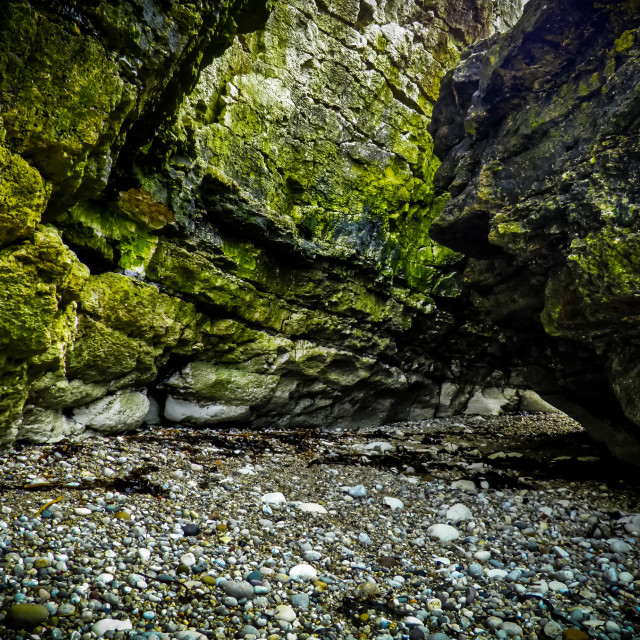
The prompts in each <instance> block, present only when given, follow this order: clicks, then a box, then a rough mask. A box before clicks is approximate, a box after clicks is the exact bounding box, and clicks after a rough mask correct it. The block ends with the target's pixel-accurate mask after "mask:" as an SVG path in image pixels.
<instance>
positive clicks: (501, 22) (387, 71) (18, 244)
mask: <svg viewBox="0 0 640 640" xmlns="http://www.w3.org/2000/svg"><path fill="white" fill-rule="evenodd" d="M267 5H268V6H267ZM269 9H273V10H272V11H271V13H270V15H269ZM519 10H520V0H500V2H491V1H489V0H464V1H463V2H456V3H451V2H445V1H444V0H437V1H434V2H429V3H426V4H425V3H424V2H417V1H416V2H414V1H407V2H397V1H395V0H377V1H375V0H361V1H358V0H340V1H338V0H322V1H318V2H315V1H314V0H295V1H293V2H267V1H266V0H202V1H201V2H198V3H191V4H188V5H185V4H184V3H155V2H153V1H152V0H118V1H116V2H110V3H93V2H86V1H84V0H75V1H74V2H58V1H57V0H56V1H55V2H48V3H41V2H35V3H34V2H30V3H28V2H26V0H10V1H7V2H4V3H3V4H2V7H1V8H0V18H1V20H0V68H1V69H2V73H1V74H0V78H1V79H0V105H1V106H0V164H1V166H2V176H3V179H2V182H1V183H0V280H1V282H0V346H2V349H1V350H0V354H1V355H0V387H1V389H2V393H0V444H2V443H4V444H7V443H10V442H11V441H12V440H14V439H15V438H16V437H24V438H32V439H39V440H42V439H46V438H47V437H50V438H53V439H55V438H58V437H62V435H64V434H66V433H72V432H74V430H76V429H77V428H79V426H80V427H82V425H84V426H86V427H89V428H96V429H99V430H101V431H106V432H109V431H121V430H123V429H126V428H131V427H133V426H135V425H136V424H138V423H139V421H140V420H141V419H142V417H144V414H145V413H146V414H147V417H148V419H149V420H150V421H151V422H154V423H157V422H158V415H159V412H165V411H166V413H165V414H164V416H165V418H167V419H169V418H170V419H182V420H185V421H190V422H195V423H208V422H214V421H229V420H252V421H253V422H254V423H256V424H261V423H267V422H268V423H273V422H274V421H275V422H277V423H279V424H282V425H285V424H289V425H293V424H303V425H305V426H313V425H317V424H323V425H324V424H327V423H329V424H352V423H355V424H377V423H380V422H381V421H383V420H386V419H393V418H421V417H426V416H428V415H433V413H434V412H435V411H442V412H447V411H451V412H453V411H454V410H464V408H465V407H466V404H467V402H468V400H469V398H470V397H471V396H472V395H473V393H474V392H475V391H476V389H475V386H477V384H478V383H479V381H481V380H483V378H485V377H486V376H487V375H488V374H490V373H491V371H487V370H486V368H482V367H480V368H479V369H478V370H476V371H474V372H471V373H469V372H463V373H465V375H466V374H467V373H468V374H469V375H467V376H466V377H465V376H463V375H461V373H460V371H459V370H458V369H459V367H458V368H456V367H457V365H455V364H454V365H453V367H452V363H451V361H450V359H449V357H448V356H447V355H446V354H444V353H443V352H441V346H442V343H443V342H442V341H443V337H444V336H445V335H446V334H447V332H449V331H450V329H451V327H452V324H453V322H454V320H453V317H452V315H451V314H450V313H449V311H448V310H446V309H445V306H446V305H443V304H440V303H438V304H436V303H437V302H438V300H443V299H444V300H446V299H448V298H450V297H451V296H453V295H455V294H457V292H458V288H457V284H456V281H455V278H452V277H451V273H450V271H451V268H450V265H451V264H453V263H454V262H456V261H457V260H458V259H459V256H458V255H457V254H455V253H454V252H453V251H451V250H449V249H445V248H443V247H441V246H439V245H437V244H435V243H434V242H432V241H431V240H430V239H429V237H428V233H427V232H428V228H429V224H430V221H431V219H432V218H433V216H434V215H436V213H437V212H438V210H439V209H441V208H442V206H443V204H444V199H443V198H440V199H438V198H436V197H435V196H434V193H433V188H432V176H433V173H434V171H435V170H436V168H437V164H438V162H437V160H436V159H435V158H434V157H433V152H432V146H433V145H432V141H431V138H430V136H429V135H428V133H427V131H426V127H427V125H428V123H429V122H430V119H431V113H432V107H433V104H434V102H435V100H436V98H437V92H438V86H439V82H440V79H441V77H442V76H443V75H444V73H445V72H446V71H447V69H449V68H450V67H452V66H453V65H454V64H455V63H456V62H457V60H458V58H459V55H460V51H461V50H462V49H463V48H464V47H465V46H467V45H468V44H471V43H472V42H474V41H475V40H477V39H478V38H482V37H485V36H488V35H489V34H491V33H492V32H494V31H495V30H496V28H498V29H499V28H503V27H506V26H509V25H511V24H513V23H514V22H515V20H516V18H517V16H518V13H519ZM495 375H496V376H497V378H496V379H494V380H492V381H491V385H490V386H498V387H501V388H504V387H505V386H509V382H512V381H509V380H508V376H506V375H505V374H504V373H500V372H498V373H497V374H495ZM454 377H455V378H456V379H459V380H458V383H456V385H455V386H452V385H451V383H449V386H448V387H447V388H446V392H445V393H444V394H443V386H442V385H443V382H445V381H446V380H448V379H451V378H454ZM150 402H151V404H149V403H150ZM516 402H517V396H516ZM165 403H166V405H167V406H166V408H165ZM125 405H126V407H125ZM150 406H151V408H152V410H151V411H149V412H147V410H148V409H149V407H150ZM25 408H26V409H25ZM23 410H24V411H25V413H24V417H23ZM118 415H120V418H121V419H119V418H118V417H117V416H118ZM74 416H75V418H78V419H77V420H74ZM150 416H151V417H150ZM47 434H50V435H49V436H47Z"/></svg>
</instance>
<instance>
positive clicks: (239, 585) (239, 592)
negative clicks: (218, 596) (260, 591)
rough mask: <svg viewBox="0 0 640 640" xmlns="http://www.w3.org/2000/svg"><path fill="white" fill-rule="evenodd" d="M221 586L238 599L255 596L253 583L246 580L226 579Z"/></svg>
mask: <svg viewBox="0 0 640 640" xmlns="http://www.w3.org/2000/svg"><path fill="white" fill-rule="evenodd" d="M220 588H221V589H222V590H223V591H224V592H225V593H226V594H227V595H228V596H230V597H231V598H235V599H236V600H242V599H243V598H247V599H249V598H252V597H253V585H252V584H251V583H249V582H247V581H246V580H242V581H240V582H233V581H231V580H226V581H224V582H221V583H220Z"/></svg>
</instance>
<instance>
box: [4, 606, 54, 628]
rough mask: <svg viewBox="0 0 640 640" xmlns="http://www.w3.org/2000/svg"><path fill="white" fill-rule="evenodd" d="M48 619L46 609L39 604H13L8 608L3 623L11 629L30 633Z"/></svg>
mask: <svg viewBox="0 0 640 640" xmlns="http://www.w3.org/2000/svg"><path fill="white" fill-rule="evenodd" d="M48 617H49V612H48V611H47V608H46V607H44V606H42V605H41V604H14V605H12V606H11V607H9V611H8V612H7V617H6V618H5V623H6V625H7V626H8V627H9V628H11V629H27V630H28V631H30V630H31V629H34V628H35V627H37V626H38V625H40V624H42V623H43V622H44V621H45V620H47V618H48Z"/></svg>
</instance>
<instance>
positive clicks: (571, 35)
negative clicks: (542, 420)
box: [431, 0, 640, 463]
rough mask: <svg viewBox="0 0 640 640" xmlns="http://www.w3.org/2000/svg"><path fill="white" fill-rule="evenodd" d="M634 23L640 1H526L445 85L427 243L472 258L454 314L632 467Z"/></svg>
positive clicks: (637, 417)
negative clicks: (463, 300) (462, 300)
mask: <svg viewBox="0 0 640 640" xmlns="http://www.w3.org/2000/svg"><path fill="white" fill-rule="evenodd" d="M639 21H640V12H639V11H638V5H637V3H624V4H619V3H614V2H599V3H595V2H584V3H583V2H569V3H562V4H561V3H550V2H542V1H538V0H532V1H531V2H529V3H528V4H527V7H526V9H525V12H524V15H523V18H522V20H521V21H520V22H519V24H518V25H517V27H516V28H515V29H514V30H513V31H512V32H510V33H509V34H508V35H505V36H500V37H498V38H496V39H494V40H493V41H490V42H489V43H488V44H486V45H485V46H484V49H485V51H482V50H481V49H480V48H476V49H471V50H470V51H469V52H468V54H466V58H465V60H464V61H463V63H462V64H461V66H460V67H459V68H457V69H456V70H455V71H453V72H451V73H450V74H449V75H448V76H447V78H446V79H445V81H444V83H443V89H442V96H441V99H440V102H439V103H438V105H437V106H436V109H435V111H434V121H433V125H432V128H431V132H432V134H433V135H434V137H435V139H436V150H437V152H438V154H439V155H440V157H441V158H442V159H443V164H442V166H441V168H440V170H439V172H438V173H437V175H436V179H435V180H436V185H437V186H438V187H439V188H440V189H446V190H448V191H449V193H450V194H451V198H450V199H449V201H448V202H447V204H446V205H445V207H444V209H443V211H442V213H441V215H440V216H439V218H437V219H436V221H435V223H434V225H433V226H432V234H433V236H434V238H436V239H438V240H439V241H441V242H443V243H444V244H446V245H448V246H450V247H452V248H454V249H457V250H458V251H463V252H466V253H468V254H469V255H471V256H474V258H478V259H479V260H475V261H471V262H469V266H468V267H467V270H466V273H465V279H466V281H467V283H468V285H469V289H468V291H467V297H468V299H469V300H471V301H472V306H471V308H470V309H467V310H466V311H464V312H463V315H465V316H475V318H476V321H478V322H479V323H482V324H484V325H485V329H486V332H487V335H492V336H495V337H496V338H498V340H501V341H502V344H503V348H502V357H503V358H504V360H509V359H510V360H511V362H517V363H519V364H524V365H525V366H526V368H527V370H528V372H529V375H528V378H529V382H530V383H531V384H533V385H534V387H537V388H538V390H540V391H542V392H544V393H545V394H548V395H549V396H550V397H552V396H553V401H554V403H556V404H557V406H560V407H561V408H563V409H565V410H567V411H568V412H569V413H571V414H572V415H574V416H576V417H578V419H580V420H581V421H582V422H583V423H584V424H585V425H586V426H587V427H589V428H590V430H591V431H592V433H593V434H594V435H596V436H597V437H598V438H599V439H604V440H606V441H607V443H608V444H609V447H610V448H611V449H612V451H614V452H615V453H616V455H618V456H620V457H623V458H625V459H626V460H629V461H632V462H636V463H637V462H638V460H640V445H639V444H638V442H639V441H640V440H639V438H638V433H639V432H638V426H637V425H638V424H640V412H639V411H638V405H637V397H638V393H637V391H638V384H639V383H638V376H637V367H636V364H635V362H636V361H637V359H638V355H639V353H638V348H637V346H636V345H637V343H638V336H639V334H638V327H637V325H638V323H637V319H638V300H637V299H638V284H640V263H639V262H638V249H640V246H639V245H638V215H637V213H638V206H639V202H640V190H639V183H638V179H637V175H638V168H639V165H638V159H639V157H640V155H639V150H640V148H639V146H638V126H637V119H636V118H637V115H636V114H637V112H638V108H639V107H638V96H637V94H636V92H635V91H633V90H630V87H635V86H636V85H637V78H638V71H639V67H638V62H637V61H638V55H639V53H638V51H639V50H638V39H637V30H636V29H635V28H633V25H637V24H638V22H639ZM630 27H631V28H630ZM556 41H561V42H562V46H561V47H558V46H556V45H555V44H554V43H555V42H556ZM487 47H488V48H487ZM480 262H482V263H483V264H484V266H482V267H481V266H479V263H480ZM508 299H512V300H515V301H517V300H518V299H520V300H521V301H522V303H521V304H520V305H513V304H511V305H508V306H507V307H506V308H507V309H509V311H510V313H507V314H505V313H504V309H505V305H504V302H505V300H508ZM491 325H493V328H492V326H491ZM542 329H544V332H546V335H545V333H543V331H542ZM550 336H551V337H552V339H551V338H550Z"/></svg>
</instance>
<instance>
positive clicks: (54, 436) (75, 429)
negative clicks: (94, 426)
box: [17, 407, 84, 443]
mask: <svg viewBox="0 0 640 640" xmlns="http://www.w3.org/2000/svg"><path fill="white" fill-rule="evenodd" d="M83 429H84V427H83V426H82V425H81V424H79V423H78V422H76V421H75V420H71V419H70V418H67V417H66V416H65V415H63V414H62V413H60V412H59V411H54V410H51V409H40V408H38V407H27V408H26V409H25V411H24V413H23V415H22V421H21V422H20V425H19V426H18V434H17V437H18V439H19V440H28V441H29V442H37V443H44V442H58V441H59V440H62V439H63V438H66V437H68V436H71V435H77V434H78V433H81V432H82V431H83Z"/></svg>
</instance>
